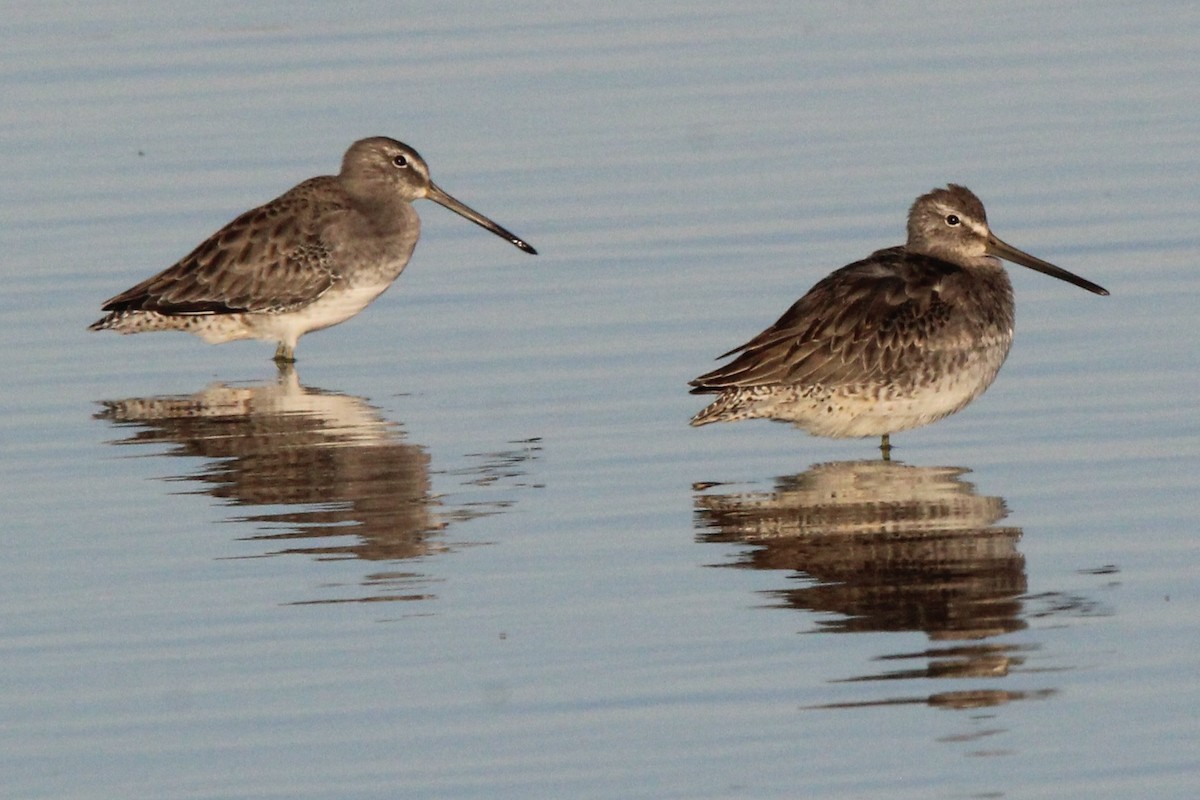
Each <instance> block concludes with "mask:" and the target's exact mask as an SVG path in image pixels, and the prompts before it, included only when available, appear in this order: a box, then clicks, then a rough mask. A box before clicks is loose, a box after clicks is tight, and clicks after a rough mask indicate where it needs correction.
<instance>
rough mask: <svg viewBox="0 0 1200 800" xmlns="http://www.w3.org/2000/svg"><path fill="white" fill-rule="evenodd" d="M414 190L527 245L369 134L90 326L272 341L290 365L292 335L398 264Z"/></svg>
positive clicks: (413, 218) (356, 301) (110, 305)
mask: <svg viewBox="0 0 1200 800" xmlns="http://www.w3.org/2000/svg"><path fill="white" fill-rule="evenodd" d="M421 198H426V199H428V200H432V201H434V202H435V203H439V204H441V205H443V206H445V207H446V208H448V209H450V210H451V211H453V212H455V213H457V214H461V215H462V216H464V217H466V218H467V219H469V220H471V221H472V222H474V223H475V224H477V225H481V226H482V227H484V228H487V229H488V230H489V231H491V232H492V233H494V234H496V235H497V236H500V237H503V238H505V239H507V240H508V241H510V242H512V243H513V244H514V245H516V246H517V247H519V248H521V249H522V250H524V251H525V252H526V253H531V254H536V253H537V251H536V250H534V249H533V248H532V247H530V246H529V244H527V243H526V242H525V241H524V240H523V239H519V238H517V237H516V236H514V235H513V234H512V233H510V232H508V231H507V230H505V229H504V228H501V227H500V226H499V225H497V224H496V223H495V222H492V221H491V220H490V219H488V218H487V217H485V216H483V215H482V214H480V213H479V212H477V211H474V210H473V209H471V208H469V207H467V206H466V205H464V204H462V203H460V202H459V201H458V200H455V199H454V198H453V197H451V196H450V195H448V194H446V193H445V192H444V191H442V190H441V189H440V188H438V186H437V184H435V183H434V182H433V181H432V180H430V178H429V167H428V166H426V164H425V161H424V159H422V158H421V156H420V155H418V154H417V151H416V150H413V149H412V148H411V147H409V146H408V145H406V144H402V143H400V142H398V141H396V140H395V139H389V138H387V137H384V136H376V137H373V138H370V139H362V140H361V141H358V142H355V143H354V144H353V145H351V146H350V149H349V150H347V151H346V155H345V157H344V158H343V159H342V171H341V172H340V173H338V174H337V175H324V176H321V177H318V178H310V179H308V180H306V181H304V182H303V183H301V184H300V185H298V186H296V187H294V188H292V189H290V190H289V191H287V192H285V193H284V194H282V195H280V196H279V197H277V198H275V199H274V200H272V201H271V202H269V203H267V204H266V205H263V206H259V207H258V208H254V209H251V210H250V211H247V212H246V213H244V214H242V215H241V216H240V217H238V218H237V219H235V220H233V221H232V222H230V223H229V224H228V225H226V226H225V227H224V228H221V230H219V231H217V232H216V233H214V234H213V235H212V236H210V237H208V239H207V240H205V241H204V242H203V243H202V244H201V245H200V246H199V247H197V248H196V249H195V250H193V251H192V252H191V253H190V254H188V255H187V256H185V257H184V258H183V259H181V260H180V261H179V262H178V263H176V264H175V265H173V266H171V267H168V268H167V269H165V270H163V271H162V272H160V273H159V274H157V275H155V276H154V277H152V278H147V279H146V280H144V281H142V282H141V283H139V284H138V285H137V286H134V287H133V288H131V289H127V290H125V291H124V292H121V293H120V294H119V295H117V296H116V297H113V298H111V299H110V300H108V301H107V302H105V303H104V307H103V310H104V311H107V312H108V314H107V315H105V316H104V317H103V318H101V319H99V320H97V321H96V322H94V323H92V325H91V326H90V329H91V330H94V331H95V330H114V331H118V332H119V333H143V332H145V331H164V330H172V331H187V332H189V333H194V334H196V335H197V336H200V337H201V338H203V339H204V340H205V341H206V342H210V343H214V344H215V343H219V342H229V341H233V340H235V339H262V340H266V341H276V342H279V346H278V348H276V350H275V361H276V362H278V363H281V364H284V363H290V362H293V361H295V360H296V358H295V350H296V341H297V340H298V339H299V338H300V337H301V336H303V335H304V334H306V333H308V332H309V331H315V330H320V329H321V328H328V327H330V326H331V325H337V324H338V323H339V322H344V321H346V320H348V319H350V318H351V317H353V316H354V315H355V314H357V313H358V312H360V311H362V310H363V309H364V308H366V306H367V304H368V303H370V302H371V301H372V300H374V299H375V298H376V297H378V296H379V295H380V294H382V293H383V291H384V290H385V289H387V288H388V287H389V286H391V285H392V281H394V280H396V278H397V277H399V275H400V273H401V272H403V271H404V267H405V266H406V265H407V264H408V259H409V257H410V256H411V255H412V251H413V248H414V247H415V246H416V244H417V237H418V236H419V235H420V233H421V220H420V218H419V217H418V216H417V212H416V211H415V210H414V209H413V207H412V202H413V201H414V200H419V199H421Z"/></svg>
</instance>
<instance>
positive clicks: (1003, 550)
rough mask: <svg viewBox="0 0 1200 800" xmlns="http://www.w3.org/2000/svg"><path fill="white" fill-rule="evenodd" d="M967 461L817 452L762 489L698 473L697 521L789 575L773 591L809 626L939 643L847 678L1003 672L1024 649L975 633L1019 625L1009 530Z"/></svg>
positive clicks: (952, 702) (1002, 695) (744, 560)
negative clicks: (825, 460)
mask: <svg viewBox="0 0 1200 800" xmlns="http://www.w3.org/2000/svg"><path fill="white" fill-rule="evenodd" d="M965 472H967V470H966V469H963V468H958V467H912V466H907V465H905V464H902V463H899V462H888V461H879V460H876V461H861V462H844V463H833V464H820V465H817V466H815V467H813V468H812V469H810V470H808V471H807V472H804V473H801V474H799V475H790V476H785V477H781V478H778V479H777V480H776V485H775V489H774V491H770V492H765V491H749V492H742V493H735V494H717V493H712V492H710V491H707V489H711V488H713V487H714V485H712V484H709V485H698V487H697V489H698V491H697V493H696V497H695V507H696V526H697V528H699V529H700V530H701V531H702V533H701V534H700V539H701V540H702V541H708V542H743V543H746V544H750V545H753V546H754V547H753V549H750V550H746V551H744V552H743V553H742V554H741V555H740V557H739V559H738V561H736V562H735V563H733V564H730V565H729V566H734V567H742V568H754V569H768V570H791V571H794V572H796V573H798V574H797V575H796V576H795V577H796V579H797V582H799V583H801V584H802V585H800V586H798V587H797V588H792V589H786V590H779V591H775V592H772V593H771V594H772V595H774V596H777V597H778V598H779V599H780V601H781V603H780V604H781V605H785V606H790V607H794V608H798V609H804V610H811V611H818V612H825V613H826V614H828V615H829V616H825V617H822V618H821V619H819V620H818V622H817V624H818V626H819V628H820V629H821V630H825V631H833V632H864V631H923V632H924V633H926V634H927V635H928V636H929V638H930V639H932V640H933V641H935V642H939V643H943V644H939V645H938V646H935V647H930V648H927V649H923V650H921V651H919V652H911V653H900V654H894V655H888V656H884V657H882V658H881V659H880V660H881V661H883V662H886V663H889V664H893V663H897V662H902V663H906V664H910V665H912V664H916V666H910V667H908V668H906V669H895V670H888V671H884V672H880V673H876V674H871V675H866V676H857V677H850V678H845V679H843V680H844V681H846V682H851V681H887V680H902V679H909V678H998V677H1003V676H1005V675H1007V674H1008V672H1009V670H1010V669H1012V668H1014V667H1016V666H1020V665H1021V664H1022V663H1023V661H1024V658H1023V656H1022V651H1023V650H1024V649H1025V648H1022V647H1021V646H1018V645H1012V644H999V643H988V642H985V641H984V640H985V639H988V638H990V637H994V636H998V635H1000V634H1005V633H1011V632H1013V631H1017V630H1021V629H1023V628H1024V627H1025V622H1024V621H1023V618H1022V616H1021V615H1022V596H1023V595H1024V593H1025V590H1026V577H1025V559H1024V557H1023V556H1022V555H1021V553H1020V552H1019V551H1018V549H1017V542H1018V540H1019V539H1020V538H1021V531H1020V529H1019V528H1011V527H998V526H996V524H995V523H997V522H999V521H1000V520H1002V519H1003V518H1004V517H1005V516H1006V515H1007V509H1006V508H1005V506H1004V501H1003V500H1002V499H1001V498H999V497H981V496H980V495H978V494H976V492H975V488H974V487H973V486H972V485H971V484H969V483H966V482H964V481H963V480H961V477H962V475H963V473H965ZM716 486H719V484H717V485H716ZM1044 695H1045V693H1043V692H1006V691H999V690H990V689H989V690H978V691H964V692H940V693H937V694H932V695H927V696H923V697H918V698H912V699H903V698H901V699H888V700H884V701H870V702H869V703H867V704H872V705H873V704H876V703H879V702H882V703H903V702H920V703H927V704H930V705H936V706H942V707H956V708H972V707H978V706H986V705H996V704H1000V703H1005V702H1010V701H1012V700H1014V699H1022V698H1028V697H1040V696H1044ZM838 705H844V704H838Z"/></svg>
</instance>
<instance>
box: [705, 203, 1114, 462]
mask: <svg viewBox="0 0 1200 800" xmlns="http://www.w3.org/2000/svg"><path fill="white" fill-rule="evenodd" d="M997 257H999V258H1003V259H1005V260H1007V261H1012V262H1014V263H1017V264H1020V265H1022V266H1025V267H1029V268H1030V269H1034V270H1037V271H1038V272H1042V273H1045V274H1047V275H1052V276H1053V277H1055V278H1060V279H1061V280H1064V281H1067V282H1069V283H1073V284H1075V285H1076V286H1079V287H1082V288H1084V289H1087V290H1088V291H1090V292H1095V293H1096V294H1101V295H1106V294H1108V292H1107V291H1106V290H1105V289H1103V288H1102V287H1100V286H1097V285H1096V284H1094V283H1092V282H1091V281H1088V280H1085V279H1083V278H1080V277H1079V276H1077V275H1074V274H1072V273H1070V272H1067V271H1066V270H1064V269H1061V268H1059V267H1056V266H1054V265H1053V264H1048V263H1046V262H1045V261H1042V260H1041V259H1038V258H1034V257H1033V256H1031V255H1029V254H1028V253H1024V252H1022V251H1020V250H1018V249H1017V248H1015V247H1013V246H1011V245H1009V244H1006V243H1004V242H1002V241H1000V239H998V238H996V235H995V234H993V233H992V232H991V230H990V229H989V228H988V224H987V215H986V214H985V212H984V210H983V204H982V203H981V202H979V198H977V197H976V196H975V195H974V194H972V193H971V191H970V190H968V189H967V188H966V187H963V186H956V185H954V184H951V185H950V186H948V187H947V188H945V189H935V190H934V191H932V192H930V193H929V194H926V195H922V196H921V197H919V198H917V200H916V202H914V203H913V205H912V209H911V210H910V211H909V214H908V241H907V243H905V244H904V245H902V246H900V247H890V248H887V249H886V250H879V251H877V252H875V253H872V254H871V255H870V256H869V257H867V258H865V259H863V260H862V261H858V262H855V263H853V264H850V265H848V266H845V267H842V268H841V269H839V270H837V271H835V272H833V273H832V274H830V275H829V276H827V277H826V278H825V279H823V280H822V281H820V282H819V283H817V284H816V285H815V286H813V288H812V289H810V290H809V291H808V294H806V295H804V297H802V298H800V299H799V300H797V301H796V303H795V304H794V305H793V306H792V307H791V308H789V309H788V310H787V312H786V313H785V314H784V315H783V316H782V317H780V318H779V319H778V320H777V321H776V322H775V324H774V325H772V326H771V327H769V328H767V329H766V330H765V331H763V332H762V333H760V334H759V335H758V336H756V337H754V338H753V339H751V340H750V341H749V342H747V343H746V344H744V345H742V346H741V347H735V348H734V349H733V350H730V351H729V352H728V353H725V354H724V355H722V356H720V357H719V358H726V357H727V356H731V355H734V354H739V355H738V356H737V358H735V359H734V360H733V361H732V362H730V363H728V364H726V365H725V366H723V367H721V368H719V369H716V370H713V371H712V372H709V373H708V374H706V375H701V376H700V377H699V378H696V379H695V380H694V381H692V382H691V386H692V387H693V388H692V394H716V395H719V396H718V397H717V399H716V400H714V401H713V402H712V403H711V404H710V405H709V406H708V407H707V408H705V409H703V410H702V411H700V413H698V414H696V416H694V417H693V418H692V424H693V425H707V424H708V423H710V422H723V421H727V420H740V419H773V420H778V421H781V422H791V423H794V424H795V425H796V426H797V427H800V428H803V429H804V430H807V431H808V432H809V433H812V434H815V435H817V436H828V437H832V438H845V437H852V436H881V437H882V445H881V448H882V449H883V451H884V453H885V454H886V453H887V452H888V450H889V449H890V442H889V434H892V433H897V432H899V431H906V430H910V429H912V428H917V427H920V426H922V425H928V424H929V423H931V422H935V421H937V420H939V419H941V418H942V417H945V416H948V415H950V414H953V413H954V412H956V411H959V410H961V409H962V408H963V407H964V406H966V405H967V404H968V403H970V402H971V401H972V400H974V399H975V398H976V397H978V396H979V395H980V394H982V393H983V391H984V390H985V389H987V387H988V386H989V385H991V383H992V380H993V379H995V377H996V373H997V372H998V371H999V370H1000V365H1001V364H1003V363H1004V359H1005V357H1006V356H1007V355H1008V349H1009V346H1010V345H1011V344H1012V336H1013V292H1012V284H1011V283H1010V282H1009V280H1008V275H1007V273H1006V272H1005V271H1004V269H1003V267H1001V266H1000V262H999V261H998V259H997Z"/></svg>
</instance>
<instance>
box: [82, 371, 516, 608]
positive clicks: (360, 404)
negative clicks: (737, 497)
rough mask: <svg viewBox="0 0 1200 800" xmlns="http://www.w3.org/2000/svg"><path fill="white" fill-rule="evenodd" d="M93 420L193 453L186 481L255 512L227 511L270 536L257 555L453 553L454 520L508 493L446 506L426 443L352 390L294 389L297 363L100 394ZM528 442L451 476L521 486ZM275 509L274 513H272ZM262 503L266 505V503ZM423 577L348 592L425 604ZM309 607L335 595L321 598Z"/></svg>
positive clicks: (391, 578) (398, 574) (386, 579)
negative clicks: (253, 374)
mask: <svg viewBox="0 0 1200 800" xmlns="http://www.w3.org/2000/svg"><path fill="white" fill-rule="evenodd" d="M101 405H102V406H103V407H104V408H103V410H102V411H100V412H99V413H98V414H96V418H98V419H103V420H107V421H109V422H111V423H112V424H113V425H114V426H116V427H119V428H131V429H133V432H132V433H131V434H130V435H129V436H128V437H127V438H123V439H119V440H117V441H114V442H112V444H116V445H145V444H156V443H165V444H170V445H173V447H172V449H170V450H168V451H166V452H165V453H163V455H169V456H198V457H201V458H203V459H205V462H204V463H203V465H202V466H201V468H200V469H199V470H198V471H197V472H195V473H191V474H187V475H183V476H180V478H182V479H188V480H195V481H198V482H200V483H201V484H203V485H204V491H205V492H206V493H207V494H210V495H212V496H213V497H216V498H220V499H221V500H223V501H225V502H226V503H228V504H229V505H232V506H239V507H254V508H258V509H261V510H259V511H255V512H251V513H247V514H244V515H239V516H236V517H234V518H233V519H234V520H235V521H239V522H247V523H251V524H253V525H255V528H256V532H255V533H253V534H251V535H249V536H246V537H243V538H244V540H247V541H264V542H270V543H272V545H274V547H273V548H272V549H271V550H270V551H268V552H265V553H262V554H261V555H278V554H284V553H302V554H308V555H311V556H314V557H317V558H320V559H322V560H339V559H364V560H368V561H400V560H409V559H415V558H418V557H421V556H428V555H431V554H434V553H439V552H444V551H446V550H448V549H450V545H449V544H448V543H447V542H446V540H445V538H444V534H443V532H444V531H445V529H446V528H447V527H448V526H449V525H450V524H452V523H456V522H461V521H464V520H468V519H472V518H475V517H480V516H486V515H489V514H495V513H499V512H500V511H503V510H504V509H505V508H506V507H507V506H508V505H510V504H511V503H512V498H511V496H507V495H506V496H505V497H503V498H500V499H495V500H480V499H479V498H478V497H476V498H475V499H474V500H473V501H472V502H470V503H463V504H461V505H458V506H457V507H456V505H455V504H454V494H453V493H451V494H450V495H435V494H434V493H433V491H432V482H431V478H430V458H429V454H428V453H427V452H426V450H425V448H423V447H421V446H419V445H415V444H411V443H408V442H406V441H405V440H404V437H403V433H402V431H401V429H400V427H399V426H398V425H397V424H395V423H393V422H389V421H387V420H385V419H383V418H382V417H381V416H380V415H379V413H378V411H377V410H376V409H375V408H373V407H372V406H370V405H369V404H368V403H367V402H366V401H365V400H363V399H362V398H359V397H352V396H348V395H344V394H338V393H336V392H327V391H322V390H320V389H312V388H308V387H305V386H302V385H301V384H300V380H299V377H298V375H297V374H296V372H295V370H294V369H292V368H290V367H287V368H284V369H281V370H280V374H279V377H278V379H277V380H275V381H271V382H268V383H261V384H250V385H241V384H237V385H227V384H220V383H218V384H213V385H211V386H209V387H208V388H206V389H204V390H203V391H200V392H197V393H195V394H192V395H180V396H158V397H136V398H129V399H124V400H108V401H102V402H101ZM537 449H538V448H537V445H536V442H535V441H531V442H526V443H521V446H520V447H519V448H518V449H515V450H509V451H502V452H495V453H487V454H482V455H477V456H472V458H473V459H474V460H475V461H476V463H474V464H473V465H472V466H470V467H468V468H466V469H464V470H459V471H457V472H456V473H455V477H456V478H457V479H458V480H459V481H460V483H461V484H463V485H464V486H469V487H472V489H473V490H474V492H475V493H476V494H477V493H478V487H481V486H487V487H488V489H489V490H494V489H496V488H501V489H504V488H513V487H515V486H518V485H521V479H522V476H523V475H524V469H523V466H522V462H524V461H526V460H528V459H530V458H533V457H535V455H536V452H537ZM280 507H282V508H280ZM268 509H269V510H268ZM429 582H430V581H429V579H428V578H427V577H426V576H422V575H420V574H418V573H415V572H410V571H387V572H376V573H372V574H370V575H367V576H365V578H364V579H363V584H364V585H365V586H368V587H370V588H371V590H372V591H373V592H375V593H374V594H372V595H370V596H367V597H354V598H345V599H360V600H400V599H405V600H411V599H424V598H427V597H429V596H430V595H429V594H428V592H427V585H428V583H429ZM308 602H338V601H337V600H335V601H330V600H317V601H308Z"/></svg>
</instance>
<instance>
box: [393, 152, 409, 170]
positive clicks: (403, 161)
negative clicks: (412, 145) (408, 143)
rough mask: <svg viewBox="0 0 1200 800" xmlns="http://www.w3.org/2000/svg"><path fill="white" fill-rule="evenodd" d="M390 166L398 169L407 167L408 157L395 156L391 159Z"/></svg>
mask: <svg viewBox="0 0 1200 800" xmlns="http://www.w3.org/2000/svg"><path fill="white" fill-rule="evenodd" d="M392 166H393V167H399V168H400V169H408V158H407V157H406V156H403V155H399V156H396V157H395V158H393V159H392Z"/></svg>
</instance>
